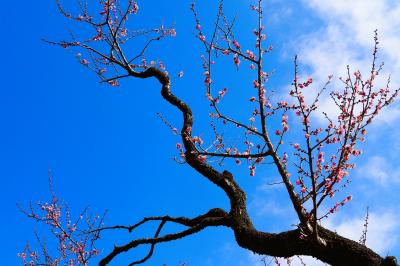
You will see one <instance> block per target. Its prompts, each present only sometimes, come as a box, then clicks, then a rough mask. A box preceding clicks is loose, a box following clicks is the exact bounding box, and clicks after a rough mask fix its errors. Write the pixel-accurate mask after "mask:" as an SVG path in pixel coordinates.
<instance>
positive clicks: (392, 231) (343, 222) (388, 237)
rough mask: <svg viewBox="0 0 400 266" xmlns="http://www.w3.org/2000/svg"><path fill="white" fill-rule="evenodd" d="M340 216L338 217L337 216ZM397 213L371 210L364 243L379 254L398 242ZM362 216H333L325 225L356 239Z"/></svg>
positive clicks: (361, 223)
mask: <svg viewBox="0 0 400 266" xmlns="http://www.w3.org/2000/svg"><path fill="white" fill-rule="evenodd" d="M338 217H340V218H338ZM399 218H400V217H399V215H398V214H396V213H394V212H393V211H391V210H385V211H383V212H372V213H370V214H369V219H368V232H367V242H366V245H367V246H368V247H369V248H371V249H372V250H374V251H376V252H378V253H379V254H381V255H386V254H390V253H391V249H393V248H394V246H395V245H396V244H399V243H398V240H399V232H398V230H397V228H398V227H399V225H400V223H399ZM364 219H365V218H364V217H355V218H354V217H347V218H343V216H333V218H332V219H330V220H328V222H327V223H326V227H327V228H329V229H331V230H335V231H337V232H338V234H340V235H342V236H344V237H347V238H349V239H352V240H354V241H358V240H359V239H360V237H361V235H362V230H363V228H364V227H363V224H364Z"/></svg>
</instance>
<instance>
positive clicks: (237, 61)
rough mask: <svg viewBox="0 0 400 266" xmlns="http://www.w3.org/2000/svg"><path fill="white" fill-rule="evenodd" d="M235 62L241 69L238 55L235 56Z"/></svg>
mask: <svg viewBox="0 0 400 266" xmlns="http://www.w3.org/2000/svg"><path fill="white" fill-rule="evenodd" d="M233 61H234V62H235V65H236V66H237V67H239V64H240V59H239V58H238V56H237V55H235V56H234V57H233Z"/></svg>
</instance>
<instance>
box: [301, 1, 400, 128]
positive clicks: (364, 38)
mask: <svg viewBox="0 0 400 266" xmlns="http://www.w3.org/2000/svg"><path fill="white" fill-rule="evenodd" d="M303 3H304V4H305V5H307V6H308V7H309V8H310V9H311V10H312V12H314V13H316V14H318V15H319V19H320V21H319V23H321V27H319V29H318V30H317V31H315V32H313V33H311V34H304V35H303V36H301V37H300V38H298V39H297V42H296V44H295V47H296V52H298V54H299V60H300V62H301V63H302V64H303V65H305V66H307V67H308V69H309V71H310V73H307V74H310V75H311V76H312V77H313V78H314V80H315V81H316V84H321V85H322V84H323V83H324V82H325V81H326V80H327V76H328V75H330V74H337V75H338V76H343V75H345V72H346V66H347V65H350V67H351V68H352V69H353V70H360V71H361V72H362V73H366V74H367V73H368V72H369V71H370V67H371V61H372V47H373V34H374V30H375V29H378V32H379V42H380V45H379V57H378V60H379V61H384V62H385V68H384V71H383V72H382V75H381V77H380V79H379V80H377V85H378V86H383V84H384V83H385V82H386V80H387V78H388V77H389V75H388V74H389V73H393V74H395V73H399V71H400V50H399V49H398V47H400V3H399V2H395V1H390V0H381V1H376V0H354V1H346V0H335V1H319V0H307V1H305V0H304V1H303ZM299 40H300V42H298V41H299ZM399 82H400V78H398V77H397V76H393V77H392V84H393V85H394V86H399V85H398V84H399ZM396 84H397V85H396ZM337 86H340V84H339V83H336V84H335V83H334V84H333V87H337ZM396 88H397V87H396ZM321 106H323V107H324V111H326V112H327V113H328V114H332V115H333V114H335V113H336V111H335V110H336V107H335V106H334V105H333V104H332V102H331V101H330V99H329V97H326V98H323V99H321ZM399 118H400V109H399V107H398V106H397V107H391V111H390V112H382V114H381V116H380V118H379V120H380V122H386V123H393V122H394V121H395V120H397V119H399Z"/></svg>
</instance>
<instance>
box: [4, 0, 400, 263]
mask: <svg viewBox="0 0 400 266" xmlns="http://www.w3.org/2000/svg"><path fill="white" fill-rule="evenodd" d="M142 2H143V3H142ZM146 2H147V3H146ZM175 2H176V3H174V2H173V1H151V3H149V2H148V1H141V2H139V5H140V14H139V15H138V16H140V17H138V18H137V20H136V21H133V22H132V23H133V24H132V25H134V26H135V27H139V28H150V27H154V26H157V25H159V24H160V23H164V24H165V25H175V28H176V30H177V36H176V37H175V38H168V39H166V40H165V41H163V42H161V43H158V44H156V45H155V46H154V47H153V50H152V53H151V56H152V58H154V59H160V60H162V61H163V62H164V63H165V65H166V67H167V69H168V71H169V73H171V76H173V77H174V76H175V77H176V76H177V73H178V72H179V71H180V70H183V71H184V73H185V74H184V77H183V78H181V79H177V78H175V79H174V80H173V91H174V92H175V93H176V94H177V95H179V96H180V97H181V98H182V99H183V100H185V101H187V103H189V104H190V105H191V106H192V108H193V110H194V113H195V119H196V126H195V128H194V130H195V131H196V132H197V134H199V135H200V136H202V137H203V138H205V139H206V136H207V134H209V133H210V132H211V131H210V128H209V126H208V121H209V120H208V113H209V111H211V110H210V109H209V107H208V104H207V101H206V99H205V97H204V88H203V84H202V79H203V76H202V69H201V60H200V55H201V53H202V49H201V44H200V43H199V41H198V40H196V38H195V37H194V33H195V29H194V23H193V17H192V14H191V12H190V10H189V6H190V1H175ZM232 2H233V3H228V1H227V2H226V9H227V10H226V11H227V14H228V15H230V16H231V17H232V16H234V15H237V17H238V19H237V20H238V23H237V25H236V27H237V29H236V30H237V32H238V36H239V40H240V42H241V43H242V45H244V46H246V45H249V46H250V45H252V39H250V38H252V36H251V34H252V33H251V31H252V29H253V28H254V27H255V25H256V24H255V18H254V17H252V13H251V12H250V11H249V5H250V3H252V1H249V0H246V1H232ZM5 5H6V6H5V7H4V8H5V10H10V12H6V13H5V14H4V16H5V18H4V19H3V20H4V24H3V25H5V27H4V29H3V31H5V32H4V33H3V36H4V39H3V41H2V42H1V43H0V46H1V48H2V49H1V50H2V51H3V58H4V59H3V68H2V71H1V73H2V76H3V78H2V83H3V84H2V89H1V97H0V121H1V123H2V127H1V128H2V130H1V131H0V140H1V149H0V175H1V177H2V180H3V183H5V185H3V186H2V193H1V196H0V197H1V201H2V202H3V204H4V206H5V211H3V218H2V219H1V222H0V223H1V227H0V232H1V235H2V236H3V238H4V239H7V240H8V241H7V242H5V241H3V244H1V245H2V251H3V254H5V255H4V257H3V258H2V263H3V264H4V265H18V262H19V260H18V258H17V256H16V254H17V252H19V251H21V250H22V249H23V247H24V245H25V241H29V242H31V243H32V244H33V243H35V240H34V234H33V232H34V228H35V227H37V224H36V223H33V222H31V221H29V220H27V219H26V218H25V217H24V216H23V215H22V214H21V213H20V212H19V211H18V209H17V207H16V203H20V204H22V205H24V206H28V204H29V202H30V201H36V200H42V201H46V200H48V199H49V197H50V195H49V190H48V181H47V172H48V170H49V169H51V171H52V173H53V176H54V177H53V181H54V188H55V190H56V191H57V194H58V195H59V197H60V198H62V199H64V200H65V201H66V202H67V203H68V205H69V207H70V208H71V209H73V210H75V211H76V212H79V211H80V210H81V209H83V208H84V207H86V206H90V209H91V211H92V212H93V213H103V211H104V210H106V209H107V210H108V215H107V217H106V221H105V222H106V224H107V225H113V224H122V223H123V224H131V223H135V222H136V221H138V220H140V219H141V218H142V217H143V216H149V215H164V214H169V215H172V216H180V215H184V216H194V215H197V214H200V213H203V212H205V211H207V210H208V209H210V208H213V207H221V208H227V207H228V201H227V199H226V197H225V195H224V194H223V193H222V192H221V191H220V190H218V189H217V188H215V187H214V186H212V185H211V184H210V183H209V182H207V180H205V179H204V178H202V177H201V176H200V175H198V174H196V173H193V171H191V169H189V168H188V167H187V166H183V165H180V164H177V163H176V162H175V161H174V160H172V158H173V157H174V156H177V152H176V149H175V144H176V142H178V141H179V139H178V138H177V136H174V135H173V134H171V132H170V131H169V129H168V128H167V127H166V126H165V125H164V124H163V123H162V121H161V120H160V119H159V118H157V116H156V112H160V113H162V114H163V116H164V117H165V118H166V119H167V120H168V121H169V122H170V123H171V124H173V125H174V126H176V127H179V125H180V114H179V113H177V112H176V110H175V109H173V108H172V107H170V106H169V105H168V104H166V103H165V102H164V101H163V100H162V99H161V97H160V95H159V86H158V84H157V83H156V82H155V81H152V80H146V81H139V80H126V81H123V82H122V86H120V87H116V88H115V87H110V86H105V85H102V84H99V82H98V79H97V77H96V76H95V75H94V74H93V73H91V72H89V71H88V70H87V69H86V68H85V67H83V66H82V65H80V64H79V63H78V62H77V60H76V59H75V58H74V54H73V53H70V52H68V51H66V50H63V49H61V48H58V47H53V46H50V45H47V44H45V43H44V42H42V41H41V40H40V39H41V38H48V39H50V40H59V39H62V38H66V37H67V36H68V29H74V25H73V24H70V23H69V22H68V21H67V20H66V19H65V18H63V17H62V16H61V15H60V14H58V12H57V8H56V6H55V4H54V3H53V1H36V2H31V1H28V2H26V3H23V2H22V1H19V2H16V3H13V4H11V2H9V1H7V2H6V3H5ZM197 6H198V11H199V13H200V18H201V21H202V26H203V28H207V25H212V22H213V20H214V14H215V12H216V10H217V7H216V5H215V6H212V5H210V4H209V3H206V2H205V1H198V3H197ZM11 11H12V12H11ZM265 11H266V19H265V20H266V21H265V25H266V31H267V35H268V42H269V43H270V44H272V45H273V46H274V47H275V49H274V50H273V52H272V53H271V54H270V55H269V56H268V59H267V63H266V64H267V69H269V70H271V71H272V70H275V74H274V76H273V77H272V78H271V80H270V82H269V83H268V86H269V88H270V89H271V90H274V91H276V94H277V95H284V94H285V93H286V90H287V88H288V86H289V85H290V83H291V79H292V75H293V67H292V59H293V56H294V55H295V54H298V55H299V59H300V62H301V65H302V71H303V72H304V76H307V75H311V76H312V77H313V78H314V80H315V81H316V82H315V86H316V87H317V86H318V85H319V84H322V82H323V81H324V80H325V79H326V77H327V76H328V75H329V74H331V73H333V74H335V77H338V76H340V74H341V73H343V71H344V70H345V66H346V65H347V64H350V65H351V66H352V67H354V69H360V70H364V71H366V70H367V69H368V68H367V67H368V65H369V64H370V59H371V48H372V46H373V38H372V36H373V30H374V29H376V28H378V29H379V33H380V36H381V37H380V38H381V39H380V41H381V44H380V47H381V50H380V58H379V59H381V60H384V61H385V63H386V66H385V73H384V75H387V73H392V74H393V75H392V80H393V83H392V84H393V85H394V87H396V85H397V87H398V84H399V82H400V78H399V75H398V74H397V73H400V59H399V58H400V54H399V51H398V49H397V47H399V46H400V30H399V29H400V5H399V4H398V3H396V2H395V1H390V0H384V1H373V0H368V1H362V0H358V1H352V3H351V4H349V3H347V1H345V0H336V1H333V0H332V1H324V4H321V1H317V0H311V1H301V0H294V1H281V0H270V1H265ZM136 25H137V26H136ZM78 32H79V30H78ZM209 34H210V33H209ZM206 35H207V32H206ZM228 65H229V67H231V66H232V65H233V64H232V63H231V62H229V64H228ZM217 69H218V71H219V73H220V76H219V77H218V80H216V82H217V83H218V84H219V86H221V87H222V86H223V87H228V88H229V93H228V95H227V96H226V102H225V106H224V108H225V110H226V111H227V112H234V113H236V112H237V111H238V108H237V106H243V105H242V103H247V99H248V98H245V99H244V100H243V98H242V97H241V96H243V97H244V96H245V95H247V94H246V89H247V88H248V89H249V90H250V89H251V82H252V79H251V76H250V74H249V73H247V72H246V71H242V72H237V71H236V70H235V69H234V68H233V67H232V69H229V68H226V67H225V65H224V64H223V62H221V65H217ZM334 86H336V84H334ZM324 108H325V110H326V111H328V112H333V111H332V110H331V107H330V105H329V103H328V101H325V100H324ZM390 108H391V109H390V110H387V111H386V112H383V113H382V116H381V118H380V119H379V120H378V121H376V123H375V124H374V125H372V126H371V128H370V130H369V131H370V135H369V136H368V140H367V142H366V144H365V145H364V147H363V150H364V155H363V156H362V157H361V159H360V160H359V161H358V162H357V164H358V165H359V167H358V168H357V169H356V170H354V171H353V172H352V176H353V178H352V180H353V182H352V184H351V186H350V187H349V188H348V189H347V191H346V193H347V194H352V195H353V197H354V200H353V201H352V202H351V203H350V204H349V205H348V206H347V207H345V208H344V209H343V210H341V211H340V212H339V213H338V214H336V215H335V216H333V217H332V218H331V219H330V220H328V221H327V222H326V225H327V226H328V227H330V228H332V229H335V230H337V231H338V232H339V233H342V234H344V235H345V236H348V237H351V238H354V239H358V238H359V237H360V236H361V231H362V223H363V219H364V215H365V209H366V207H367V206H369V207H370V213H371V219H370V231H369V236H368V240H367V244H368V245H369V246H370V247H371V248H373V249H374V250H376V251H377V252H379V253H380V254H381V255H386V254H390V255H397V256H400V241H399V239H400V237H399V236H400V234H399V230H398V228H400V226H399V220H400V219H398V218H399V216H400V210H399V209H398V205H397V204H396V201H398V200H399V196H398V190H399V188H400V168H399V167H398V165H399V161H398V160H399V159H398V156H397V155H398V153H399V151H400V141H399V133H398V132H399V126H398V122H399V119H400V108H399V105H398V104H394V105H393V106H392V107H390ZM241 109H242V108H241ZM246 111H247V109H246V107H243V113H242V112H237V113H238V114H237V115H238V116H239V117H240V118H244V119H248V112H247V113H246ZM315 121H316V122H315V123H318V117H315ZM279 122H280V121H277V123H279ZM235 134H236V133H233V135H232V137H233V138H234V137H235V136H236V135H235ZM228 165H229V164H228ZM234 173H235V175H236V176H238V181H239V182H240V183H241V185H242V187H243V188H244V189H245V190H246V192H248V195H249V196H248V200H249V211H250V214H251V216H252V217H253V219H254V222H255V224H256V226H257V227H258V228H259V229H264V230H267V231H279V230H283V229H287V228H290V226H291V224H293V223H295V222H296V220H295V216H294V213H293V211H292V210H291V209H290V205H289V202H288V200H287V199H286V194H285V191H284V190H283V189H282V188H281V187H279V186H272V187H271V186H266V183H268V182H272V181H276V178H274V175H276V173H275V172H274V171H273V170H271V169H269V168H268V166H267V167H266V168H265V169H259V170H258V171H257V176H256V177H250V176H248V170H247V166H245V165H244V166H242V167H239V168H235V170H234ZM38 229H39V230H40V227H38ZM171 229H173V228H171ZM153 230H154V229H153ZM152 232H153V231H152V228H151V227H146V228H145V229H144V230H143V231H142V232H140V233H143V234H152ZM106 237H109V238H108V239H111V240H113V241H115V242H116V243H122V242H123V240H125V241H126V240H127V239H128V238H126V236H125V237H124V236H121V237H120V236H112V235H107V236H106ZM113 241H111V242H105V243H104V245H102V246H101V250H103V252H104V253H103V254H106V253H107V251H109V250H110V248H111V247H112V244H113V243H114V242H113ZM141 252H143V250H138V251H137V252H131V253H129V255H127V256H123V258H122V259H121V260H119V261H117V262H120V263H124V262H125V263H127V262H129V261H131V260H132V259H136V258H139V257H140V256H141V254H142V253H141ZM260 258H261V257H258V256H254V255H252V254H251V253H249V252H247V251H246V250H243V249H240V248H239V247H237V245H236V244H235V242H234V239H233V235H232V233H231V232H230V231H229V230H226V229H223V228H216V229H209V230H206V231H204V232H201V233H199V234H197V235H194V236H190V237H188V238H187V239H183V240H180V241H177V242H174V243H168V244H162V245H159V246H157V247H156V252H155V255H154V256H153V258H152V259H151V261H150V262H149V265H162V264H163V263H166V264H167V265H177V264H178V262H179V261H185V262H188V263H189V264H190V265H262V264H261V262H260ZM307 265H320V264H319V263H318V262H313V261H312V260H309V261H308V264H307Z"/></svg>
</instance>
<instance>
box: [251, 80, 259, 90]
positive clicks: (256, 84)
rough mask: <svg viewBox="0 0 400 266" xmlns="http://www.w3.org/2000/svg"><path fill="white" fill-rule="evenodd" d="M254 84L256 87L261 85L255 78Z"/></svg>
mask: <svg viewBox="0 0 400 266" xmlns="http://www.w3.org/2000/svg"><path fill="white" fill-rule="evenodd" d="M253 86H254V88H258V87H259V86H260V83H258V81H257V80H253Z"/></svg>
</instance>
